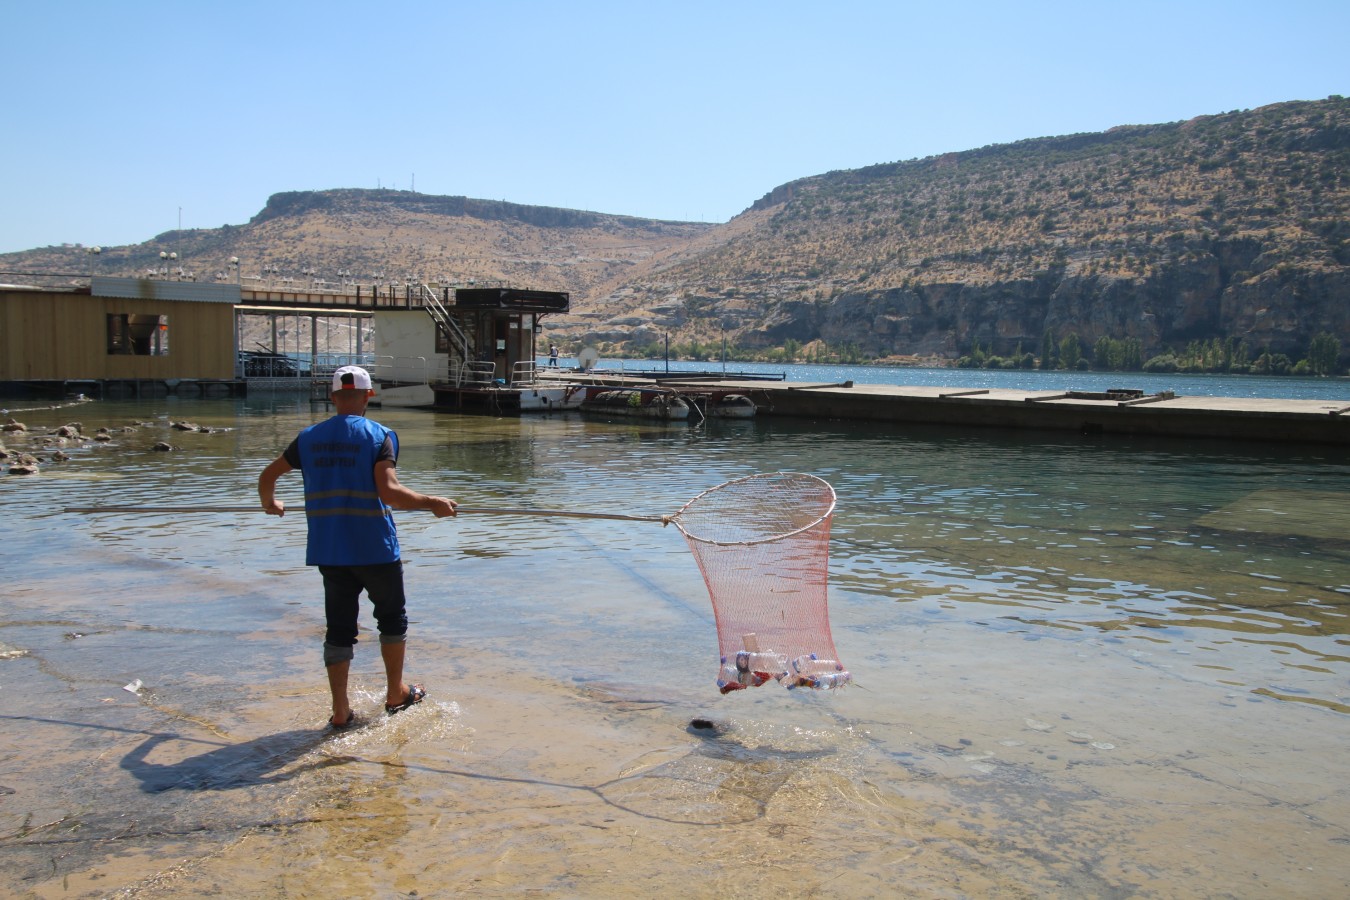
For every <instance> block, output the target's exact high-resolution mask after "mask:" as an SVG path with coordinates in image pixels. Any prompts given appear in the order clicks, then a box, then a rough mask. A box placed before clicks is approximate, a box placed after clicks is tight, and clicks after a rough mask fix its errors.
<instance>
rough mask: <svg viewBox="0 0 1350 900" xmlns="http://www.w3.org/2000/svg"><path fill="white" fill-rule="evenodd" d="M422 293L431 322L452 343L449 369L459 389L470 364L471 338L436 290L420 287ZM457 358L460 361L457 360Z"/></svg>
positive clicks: (424, 286)
mask: <svg viewBox="0 0 1350 900" xmlns="http://www.w3.org/2000/svg"><path fill="white" fill-rule="evenodd" d="M420 288H421V291H422V300H423V309H425V310H426V311H427V315H429V316H431V320H432V321H433V322H435V323H436V327H437V328H439V329H440V331H441V333H442V334H444V335H445V337H446V339H447V340H448V341H449V342H450V360H449V365H448V367H447V370H448V372H449V373H450V376H451V379H452V380H453V381H454V382H455V386H456V387H458V386H459V385H460V383H461V382H462V379H463V376H462V374H461V373H462V372H463V370H464V367H465V366H466V365H467V364H468V362H469V338H468V336H467V335H465V334H464V331H463V329H461V328H460V327H459V323H458V322H456V321H455V320H454V318H453V317H452V316H451V315H450V311H449V310H447V309H446V308H445V304H444V303H442V302H441V298H440V297H438V296H437V295H436V291H435V289H433V288H432V287H431V285H428V284H423V285H420ZM455 356H458V357H459V359H458V360H456V359H455Z"/></svg>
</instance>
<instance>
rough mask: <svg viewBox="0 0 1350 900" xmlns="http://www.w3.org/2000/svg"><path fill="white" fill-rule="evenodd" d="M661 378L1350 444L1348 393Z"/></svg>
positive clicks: (885, 413)
mask: <svg viewBox="0 0 1350 900" xmlns="http://www.w3.org/2000/svg"><path fill="white" fill-rule="evenodd" d="M543 377H548V378H557V379H560V380H568V381H574V382H581V383H585V384H615V385H635V386H637V385H649V384H660V383H662V382H661V379H659V378H642V377H634V376H623V375H604V374H581V373H576V372H566V371H563V372H557V373H555V372H548V373H545V374H544V376H543ZM666 386H667V387H671V388H674V389H675V390H680V391H686V390H687V391H691V392H707V391H716V392H723V393H724V392H734V393H739V394H745V395H746V396H748V397H750V398H751V399H752V400H754V402H755V405H756V407H757V408H758V415H761V416H793V417H799V418H813V419H828V420H858V421H871V422H897V423H915V424H919V423H923V424H936V425H960V426H965V427H995V428H1025V429H1045V430H1053V431H1073V432H1078V433H1081V434H1137V435H1162V436H1170V437H1188V438H1222V439H1228V440H1251V441H1284V442H1308V443H1323V444H1350V398H1347V399H1346V400H1345V401H1343V402H1341V401H1326V400H1279V399H1261V398H1237V397H1186V396H1177V395H1174V394H1172V393H1170V392H1167V393H1161V394H1139V392H1120V394H1116V393H1115V392H1111V393H1110V394H1107V393H1091V392H1078V391H1068V392H1064V391H1022V390H1006V389H991V390H983V389H963V388H955V387H946V388H944V387H927V386H905V385H888V384H855V383H852V382H845V383H842V384H808V383H798V382H789V381H782V382H766V381H758V380H754V381H748V380H747V381H737V380H736V379H734V378H727V379H716V380H713V379H708V380H698V381H691V380H689V379H688V378H682V379H680V380H679V381H672V382H670V383H669V384H667V385H666ZM1133 395H1137V396H1133Z"/></svg>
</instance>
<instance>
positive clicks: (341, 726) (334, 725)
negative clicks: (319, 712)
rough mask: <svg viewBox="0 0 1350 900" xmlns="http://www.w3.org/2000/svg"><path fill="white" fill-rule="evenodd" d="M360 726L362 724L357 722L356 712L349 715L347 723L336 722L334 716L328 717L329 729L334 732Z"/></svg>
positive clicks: (353, 711)
mask: <svg viewBox="0 0 1350 900" xmlns="http://www.w3.org/2000/svg"><path fill="white" fill-rule="evenodd" d="M358 724H360V723H358V722H357V721H356V710H352V711H351V712H349V713H347V721H345V722H341V723H339V722H334V721H333V717H332V716H329V717H328V727H329V728H331V729H332V730H334V731H346V730H347V729H348V728H351V727H353V726H355V725H358Z"/></svg>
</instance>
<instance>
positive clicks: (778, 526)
mask: <svg viewBox="0 0 1350 900" xmlns="http://www.w3.org/2000/svg"><path fill="white" fill-rule="evenodd" d="M834 504H835V495H834V488H832V487H830V485H829V484H828V483H827V482H825V481H823V480H822V479H820V478H817V477H816V476H814V475H803V474H800V473H795V472H776V473H772V474H764V475H748V476H746V477H744V478H737V479H734V480H732V481H728V482H725V483H723V484H719V485H717V486H716V487H712V488H709V489H708V490H706V491H704V492H703V493H701V494H699V495H698V496H697V497H695V498H694V499H692V500H690V501H689V502H688V503H686V504H685V505H684V506H682V507H680V509H679V510H678V511H677V512H675V513H674V514H672V515H666V516H643V515H627V514H622V513H597V512H584V511H579V510H561V509H529V508H492V507H470V506H459V507H457V508H456V513H457V514H460V515H463V514H470V515H472V514H490V515H533V516H561V517H571V518H585V519H622V520H625V521H637V522H661V523H662V524H665V525H674V526H675V527H676V528H678V529H680V532H681V533H682V534H683V535H684V537H685V539H686V540H687V541H688V543H689V547H690V549H691V550H692V551H693V553H694V558H695V559H696V560H697V561H698V566H699V570H700V571H701V572H702V573H703V580H704V582H705V583H706V584H707V586H708V595H709V597H710V598H711V600H712V606H713V615H714V617H715V618H716V621H717V646H718V654H719V657H720V663H719V669H718V675H717V685H718V687H719V688H720V689H721V690H722V693H724V694H725V693H729V692H731V691H735V690H740V689H742V688H747V687H758V686H760V685H763V684H767V683H769V682H770V681H774V682H777V683H779V684H782V685H784V686H785V687H788V688H797V687H810V688H817V689H824V688H837V687H842V686H843V685H845V684H847V683H848V682H849V681H850V680H851V675H850V674H849V672H848V670H847V669H845V668H844V666H843V664H842V663H840V662H839V655H838V653H836V651H835V648H834V638H833V636H832V635H831V634H830V614H829V604H828V600H827V591H826V588H827V584H828V581H829V555H830V554H829V544H830V521H831V519H832V517H833V515H834ZM65 511H66V512H68V513H210V512H255V513H256V512H262V508H261V506H257V505H254V506H171V507H165V506H160V507H155V506H68V507H66V508H65Z"/></svg>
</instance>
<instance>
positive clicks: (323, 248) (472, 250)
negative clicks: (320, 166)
mask: <svg viewBox="0 0 1350 900" xmlns="http://www.w3.org/2000/svg"><path fill="white" fill-rule="evenodd" d="M1347 200H1350V101H1347V100H1345V99H1343V98H1340V97H1332V98H1329V99H1327V100H1323V101H1317V102H1294V103H1284V104H1278V105H1275V106H1269V107H1265V108H1262V109H1256V110H1250V111H1238V112H1230V113H1225V114H1221V115H1215V116H1205V117H1201V118H1198V119H1194V120H1191V121H1189V122H1180V123H1172V124H1166V125H1138V126H1122V127H1119V128H1115V129H1112V130H1111V131H1108V132H1106V133H1102V134H1082V135H1072V136H1068V137H1052V138H1038V139H1034V140H1026V141H1020V142H1018V143H1014V144H1007V145H999V146H991V147H985V148H981V149H978V150H970V151H967V152H962V153H950V154H946V155H944V156H940V157H932V158H928V159H922V160H911V161H907V162H897V163H887V164H882V165H876V166H870V167H868V168H864V169H857V170H850V171H838V172H830V173H828V174H825V175H819V176H814V177H810V178H804V179H801V180H799V181H794V182H791V183H789V184H785V185H782V186H780V187H778V188H775V189H774V190H772V191H770V192H769V193H768V194H766V195H765V196H764V197H763V199H761V200H760V201H759V202H757V203H755V204H754V206H753V207H752V208H750V209H748V210H747V211H746V212H744V213H742V214H741V215H740V216H737V217H736V218H734V219H733V220H732V221H731V222H729V223H726V224H724V225H717V226H713V225H706V224H699V223H687V222H658V221H652V220H646V219H637V218H631V217H625V216H617V215H605V214H600V213H592V212H579V211H574V210H559V209H548V208H542V207H531V206H523V205H518V204H512V203H504V202H494V201H483V200H472V199H468V198H464V197H436V196H428V195H423V194H416V193H412V192H407V191H391V190H377V191H370V190H334V191H317V192H295V193H286V194H278V195H276V196H274V197H272V198H271V199H270V200H269V201H268V204H267V206H266V207H265V208H264V209H263V210H262V212H260V213H259V214H258V215H257V216H255V217H254V218H253V220H252V221H250V222H249V223H248V224H246V225H242V226H227V227H224V228H220V229H214V230H193V231H183V232H169V233H166V234H162V235H159V236H158V237H156V238H155V239H153V240H151V241H148V242H147V243H145V244H141V245H137V246H134V247H115V248H104V252H103V253H102V254H101V255H100V256H98V257H97V258H95V257H93V256H90V255H89V254H88V253H86V252H85V248H81V247H78V246H76V247H49V248H44V249H41V250H33V251H28V252H26V253H20V254H7V255H3V256H0V270H6V271H13V270H16V269H22V270H24V271H49V272H59V273H79V272H88V271H89V270H90V269H91V268H94V267H97V270H98V271H101V272H103V273H105V274H121V275H140V274H144V273H145V272H147V271H149V270H151V269H155V268H160V267H162V266H163V265H164V264H163V263H162V262H161V259H160V254H161V253H162V252H176V253H177V254H179V260H178V265H180V266H181V267H183V268H184V269H186V270H188V271H190V272H192V273H193V274H194V275H195V277H197V278H198V279H199V280H210V279H213V278H222V279H228V280H233V279H234V272H233V271H232V270H231V269H230V266H229V260H230V258H231V257H238V258H239V259H240V260H241V265H240V274H241V275H242V276H243V278H244V283H245V284H249V283H253V280H254V279H263V280H267V281H271V282H273V283H275V282H278V281H281V282H285V283H289V284H294V285H297V286H298V285H300V284H311V283H313V282H316V281H317V282H336V281H357V282H360V283H363V284H370V283H373V282H381V283H389V282H390V281H394V282H399V283H401V282H403V281H404V280H417V281H429V282H440V283H457V282H465V281H468V280H469V279H471V278H472V279H475V280H477V281H478V282H480V283H481V282H484V281H488V282H492V281H501V282H507V283H511V284H515V285H517V286H521V287H533V288H541V289H550V290H565V291H569V292H570V293H571V294H572V302H573V313H572V314H571V315H569V316H566V317H556V318H552V319H550V320H548V322H547V323H546V326H547V327H548V329H549V332H548V333H549V336H550V337H551V338H553V339H555V340H558V341H559V342H560V343H561V344H562V345H563V346H564V347H565V348H566V349H568V350H571V351H575V350H577V349H579V348H580V347H581V346H583V345H586V344H590V345H595V346H598V347H599V348H600V349H601V350H602V351H605V352H619V351H622V350H624V349H627V350H630V351H632V350H638V349H640V348H643V347H650V346H652V345H655V344H656V343H657V342H658V341H660V340H662V339H663V338H665V337H666V336H667V335H668V336H669V337H670V340H671V341H672V343H682V342H690V341H704V342H708V343H712V342H719V343H720V340H721V337H722V335H723V334H725V335H726V336H727V337H728V338H730V339H731V340H733V341H734V342H735V344H736V346H738V347H740V348H742V349H747V350H759V351H765V350H768V349H771V348H775V347H782V346H784V345H787V346H795V345H807V344H811V343H812V342H817V343H823V344H824V345H827V346H829V347H832V348H850V349H851V350H852V352H854V353H855V354H858V355H860V356H863V357H868V358H894V357H903V356H921V357H943V358H949V359H950V358H954V357H957V356H960V355H964V354H968V353H970V352H972V351H973V350H974V349H976V348H977V347H978V348H980V349H981V350H982V351H984V352H987V353H996V354H1000V355H1010V354H1015V353H1016V352H1017V351H1018V348H1019V347H1020V348H1021V349H1022V350H1023V351H1026V352H1035V351H1037V350H1038V349H1039V348H1040V346H1041V344H1042V342H1043V341H1044V340H1045V339H1046V338H1047V337H1053V338H1054V339H1056V340H1058V339H1061V338H1064V337H1066V336H1068V335H1073V336H1076V338H1077V339H1078V341H1079V343H1080V344H1081V345H1082V346H1085V347H1091V346H1093V344H1094V343H1095V342H1096V341H1097V340H1098V339H1099V338H1101V337H1110V338H1113V339H1117V340H1125V339H1129V340H1131V341H1134V342H1136V343H1137V345H1138V346H1140V347H1141V348H1142V349H1143V352H1144V353H1145V355H1153V354H1156V353H1159V352H1163V351H1165V350H1167V349H1169V348H1180V347H1184V346H1185V345H1187V344H1188V343H1191V342H1194V341H1200V340H1206V341H1208V340H1213V339H1215V338H1221V339H1230V338H1231V339H1234V340H1238V341H1241V342H1245V343H1246V344H1247V345H1248V346H1249V347H1250V348H1251V349H1252V350H1253V351H1255V352H1260V351H1262V350H1266V349H1269V350H1272V351H1274V352H1280V353H1288V354H1289V355H1291V356H1294V357H1301V356H1302V355H1303V354H1304V353H1305V352H1306V350H1307V348H1308V345H1309V342H1310V341H1311V340H1312V338H1313V337H1314V336H1316V335H1318V334H1323V333H1329V334H1331V335H1333V336H1334V337H1335V338H1337V339H1338V340H1339V341H1340V344H1341V346H1342V347H1344V348H1350V224H1347V218H1348V215H1347V214H1348V213H1350V203H1348V202H1347Z"/></svg>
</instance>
